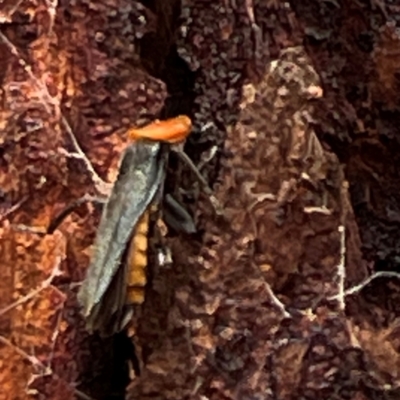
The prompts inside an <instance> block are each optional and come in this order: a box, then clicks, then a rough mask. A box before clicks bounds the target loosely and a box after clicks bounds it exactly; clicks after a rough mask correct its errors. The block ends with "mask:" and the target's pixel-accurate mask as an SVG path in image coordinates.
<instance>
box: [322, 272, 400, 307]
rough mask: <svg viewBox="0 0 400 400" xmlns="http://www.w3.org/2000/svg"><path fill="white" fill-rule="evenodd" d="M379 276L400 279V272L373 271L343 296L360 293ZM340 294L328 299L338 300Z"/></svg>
mask: <svg viewBox="0 0 400 400" xmlns="http://www.w3.org/2000/svg"><path fill="white" fill-rule="evenodd" d="M377 278H397V279H400V273H399V272H393V271H379V272H375V273H373V274H372V275H371V276H369V277H368V278H366V279H364V280H363V281H362V282H361V283H359V284H358V285H356V286H353V287H351V288H349V289H347V290H345V291H344V292H343V296H351V295H353V294H356V293H359V292H360V291H361V290H362V289H364V288H365V287H366V286H367V285H369V284H370V283H371V282H372V281H373V280H375V279H377ZM338 298H339V294H337V295H335V296H330V297H328V300H338Z"/></svg>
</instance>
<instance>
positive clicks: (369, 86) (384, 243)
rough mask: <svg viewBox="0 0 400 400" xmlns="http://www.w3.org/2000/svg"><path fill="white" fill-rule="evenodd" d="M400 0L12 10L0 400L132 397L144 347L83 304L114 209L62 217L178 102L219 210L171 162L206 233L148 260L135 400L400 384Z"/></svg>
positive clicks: (6, 38) (179, 191)
mask: <svg viewBox="0 0 400 400" xmlns="http://www.w3.org/2000/svg"><path fill="white" fill-rule="evenodd" d="M393 3H394V2H390V1H386V2H385V1H378V0H370V1H356V0H354V1H343V2H337V1H297V0H296V1H291V2H279V1H274V0H268V1H266V0H263V1H262V0H236V1H228V0H219V1H204V0H192V1H189V0H182V3H181V2H179V1H177V0H176V1H175V0H170V1H167V0H152V1H150V0H149V1H143V4H140V3H139V2H136V1H128V0H118V1H115V0H113V1H111V0H110V1H102V2H95V1H92V2H90V1H89V0H76V1H62V0H60V1H59V2H51V1H48V0H37V1H19V2H15V1H3V2H2V4H1V5H0V55H1V56H0V80H1V82H0V89H1V95H2V102H1V104H0V132H1V136H0V146H1V147H0V149H1V159H0V168H1V172H0V188H1V191H2V192H1V210H0V211H1V214H0V219H1V227H0V238H1V242H0V254H1V257H0V264H1V265H0V271H1V274H2V275H1V278H2V279H0V384H1V385H0V386H1V390H0V400H1V399H28V398H39V399H60V398H62V399H73V398H77V397H79V396H80V397H81V398H84V396H85V394H86V395H90V396H92V397H93V398H96V399H122V398H124V397H125V394H124V384H126V382H127V380H128V378H127V377H126V376H125V375H124V374H125V372H126V371H125V369H124V362H125V360H124V357H120V356H119V355H118V354H115V353H118V352H121V353H124V352H125V353H126V352H127V351H128V350H127V349H128V346H125V345H124V342H123V338H122V336H118V337H116V338H114V339H109V340H105V341H101V340H100V339H98V338H96V337H94V338H88V336H87V335H86V334H85V332H84V329H83V321H82V319H81V317H80V316H79V309H78V306H77V303H76V290H77V287H76V286H77V284H79V282H80V281H81V280H82V279H83V277H84V276H85V269H86V267H87V264H88V259H89V256H90V251H91V248H90V246H91V244H92V242H93V238H94V234H95V230H96V226H97V224H98V220H99V213H100V208H99V207H96V206H94V205H92V204H91V203H83V204H82V205H81V206H80V207H78V208H75V210H74V212H72V213H71V214H69V215H68V216H67V217H66V218H65V219H64V220H63V221H62V223H61V224H60V225H59V226H58V227H57V229H55V230H53V229H51V230H50V232H48V228H49V226H50V227H52V226H53V222H54V217H55V216H56V215H58V214H59V212H60V211H62V210H63V209H65V207H66V206H68V205H69V204H70V203H71V202H73V201H76V200H77V199H79V198H81V197H82V196H84V195H88V194H90V195H99V194H102V193H103V194H104V193H106V192H107V188H108V186H107V184H106V183H105V181H107V182H111V181H112V180H113V179H114V178H115V176H116V172H117V160H118V158H119V155H120V153H121V151H122V149H123V147H124V146H125V145H126V141H127V138H126V137H125V136H124V132H125V130H126V129H127V128H128V127H129V126H132V125H138V124H140V123H142V122H143V121H145V120H152V119H154V118H157V117H160V116H161V117H163V116H173V115H177V114H182V113H186V114H189V115H190V116H191V117H192V119H193V122H194V126H195V128H194V131H193V134H192V135H191V137H190V139H189V140H188V142H187V144H186V147H185V149H186V151H187V153H188V154H189V156H190V157H191V158H192V159H193V160H194V162H195V164H197V165H198V166H199V168H200V171H201V173H202V174H203V176H204V177H205V178H206V180H207V181H208V182H209V183H210V185H211V186H212V188H213V190H214V195H215V198H216V199H217V201H218V203H219V206H220V208H222V213H218V207H215V206H213V205H212V201H210V198H209V197H208V196H207V195H205V194H204V193H202V192H201V191H200V190H199V187H198V183H197V181H196V180H195V178H194V176H193V174H192V173H191V172H190V171H189V169H188V168H187V167H185V166H184V165H182V164H181V163H180V162H179V161H178V160H177V159H176V158H174V157H171V165H170V167H171V168H170V171H169V172H170V173H169V177H168V181H167V184H166V188H167V190H169V191H174V192H175V194H176V195H177V196H178V197H179V199H180V200H181V201H182V202H183V203H184V204H185V205H186V207H187V208H188V210H189V211H190V212H191V213H192V214H193V215H194V216H195V218H196V223H197V227H198V232H197V233H196V234H194V235H191V236H185V235H178V234H176V233H174V232H172V231H171V232H169V233H168V234H167V236H166V237H165V238H164V241H165V242H166V243H167V245H168V247H169V248H170V250H171V254H172V259H173V263H172V265H171V266H158V267H157V263H156V262H155V261H156V260H155V259H156V257H155V256H154V255H153V256H152V261H153V262H152V263H151V265H150V266H149V269H150V271H149V275H150V276H151V279H150V280H149V284H148V287H147V289H146V301H145V303H144V305H143V307H142V310H141V313H140V317H139V318H138V319H137V321H136V322H135V326H134V328H135V332H136V336H135V337H134V339H133V340H134V342H135V346H136V354H137V357H138V358H139V360H140V364H141V375H140V377H135V378H134V379H133V380H131V382H130V384H129V385H128V387H127V392H126V398H128V399H171V400H172V399H173V400H176V399H199V400H200V399H201V400H205V399H218V400H219V399H235V400H236V399H238V400H241V399H279V400H281V399H352V400H363V399H397V398H400V376H399V374H400V343H399V323H398V315H399V307H400V306H399V304H400V301H399V300H400V298H399V297H400V296H399V293H400V292H399V290H400V286H399V284H400V281H399V276H400V275H398V260H399V256H400V253H399V247H398V246H397V243H398V239H399V233H398V232H399V228H400V227H399V225H400V217H399V215H400V214H399V211H400V210H399V209H400V198H399V195H398V187H399V173H398V168H397V164H398V158H399V156H398V153H399V147H400V146H399V140H398V135H399V126H400V125H399V124H398V121H399V120H400V110H399V106H398V103H399V97H400V83H399V76H400V75H399V74H400V51H399V48H400V47H399V45H400V36H399V33H398V31H397V30H396V26H397V24H399V23H400V8H399V7H398V6H396V5H394V4H393ZM103 180H104V181H103ZM368 277H372V278H374V277H375V279H371V281H370V282H368V281H367V282H366V281H365V279H367V278H368ZM363 282H366V283H365V284H364V283H363ZM357 285H359V286H357ZM121 347H122V350H121ZM78 382H79V390H78V389H76V386H77V384H78ZM84 393H85V394H84Z"/></svg>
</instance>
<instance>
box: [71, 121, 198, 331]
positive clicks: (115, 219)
mask: <svg viewBox="0 0 400 400" xmlns="http://www.w3.org/2000/svg"><path fill="white" fill-rule="evenodd" d="M174 120H176V121H175V122H174ZM182 121H183V122H185V123H186V125H184V124H183V123H182ZM188 121H190V119H189V118H188V117H177V118H176V119H171V120H167V121H164V134H162V130H163V129H162V128H163V122H162V121H161V122H156V123H153V124H150V125H149V126H147V127H144V128H142V129H136V130H134V131H135V133H134V135H131V138H134V139H139V140H137V141H136V142H135V143H133V144H132V145H130V146H129V147H128V148H127V149H126V150H125V152H124V154H123V156H122V160H121V164H120V169H119V174H118V177H117V180H116V182H115V184H114V187H113V189H112V192H111V195H110V197H109V199H108V201H107V203H106V205H105V207H104V210H103V213H102V216H101V220H100V224H99V227H98V231H97V235H96V239H95V243H94V250H93V254H92V257H91V261H90V264H89V268H88V271H87V275H86V278H85V280H84V282H83V284H82V286H81V288H80V291H79V293H78V300H79V302H80V304H81V306H82V308H83V315H84V317H85V318H86V327H87V330H88V331H89V332H93V331H99V332H100V334H101V335H103V336H107V335H110V334H113V333H116V332H118V331H120V330H121V329H123V328H124V325H125V324H126V322H127V315H129V312H130V311H131V306H132V305H135V304H137V305H138V304H141V303H143V301H144V288H145V285H146V267H147V247H148V241H147V234H148V226H149V213H150V211H149V208H150V206H151V205H152V204H153V203H155V202H156V203H157V202H158V200H159V197H161V192H162V187H163V182H164V179H165V173H166V172H165V171H166V163H167V158H168V148H167V145H166V144H163V143H160V141H167V142H173V143H175V142H178V141H181V140H183V139H184V138H186V136H187V135H188V134H189V132H190V127H191V123H190V124H189V125H188V124H187V122H188ZM174 123H175V125H174ZM155 125H156V130H155V131H154V126H155ZM151 126H153V127H152V128H151V129H150V128H149V127H151ZM173 126H175V128H174V129H173V128H171V127H173ZM185 126H186V129H184V127H185ZM131 131H132V130H131ZM141 131H142V133H143V135H142V137H141V136H140V132H141ZM128 134H129V132H128ZM151 134H153V137H154V138H155V140H156V141H149V140H148V139H151V137H152V135H151ZM142 138H144V139H145V140H141V139H142ZM179 138H180V139H179Z"/></svg>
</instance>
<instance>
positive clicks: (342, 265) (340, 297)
mask: <svg viewBox="0 0 400 400" xmlns="http://www.w3.org/2000/svg"><path fill="white" fill-rule="evenodd" d="M338 231H339V233H340V261H339V264H338V266H337V275H338V277H339V282H338V294H337V295H336V297H337V301H338V302H339V308H340V310H341V311H344V310H345V308H346V302H345V300H344V297H345V295H344V282H345V280H346V228H345V227H344V225H340V226H339V228H338Z"/></svg>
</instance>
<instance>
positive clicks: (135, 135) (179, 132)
mask: <svg viewBox="0 0 400 400" xmlns="http://www.w3.org/2000/svg"><path fill="white" fill-rule="evenodd" d="M191 129H192V121H191V120H190V118H189V117H187V116H186V115H180V116H178V117H175V118H170V119H167V120H165V121H158V120H157V121H154V122H152V123H151V124H149V125H146V126H144V127H143V128H132V129H130V130H129V131H128V136H129V138H130V139H132V140H138V139H150V140H156V141H158V140H159V141H163V142H169V143H177V142H181V141H183V140H184V139H186V137H187V136H188V135H189V133H190V131H191Z"/></svg>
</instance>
